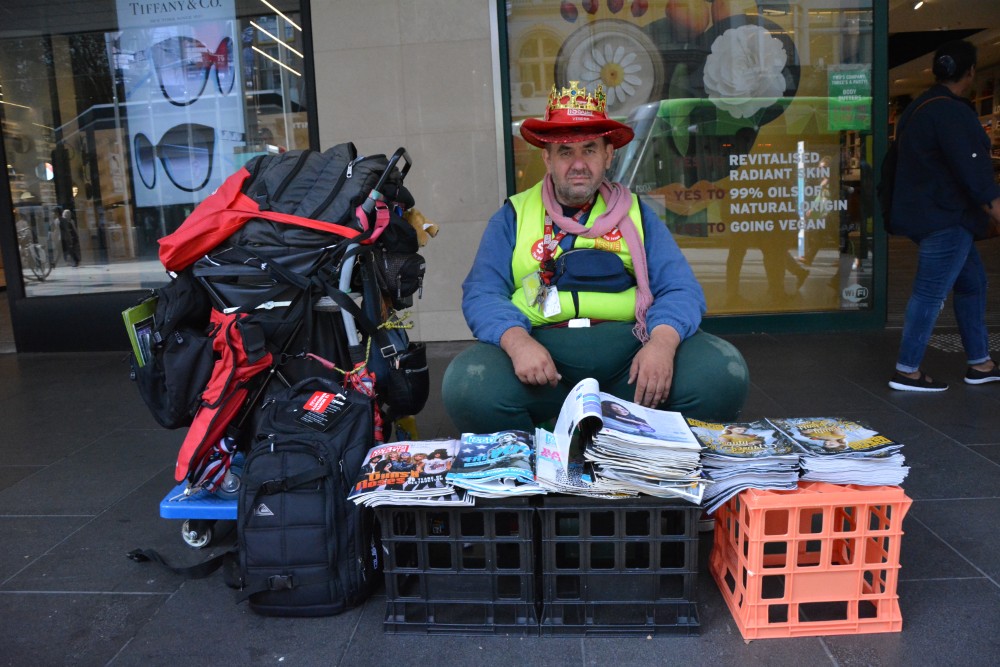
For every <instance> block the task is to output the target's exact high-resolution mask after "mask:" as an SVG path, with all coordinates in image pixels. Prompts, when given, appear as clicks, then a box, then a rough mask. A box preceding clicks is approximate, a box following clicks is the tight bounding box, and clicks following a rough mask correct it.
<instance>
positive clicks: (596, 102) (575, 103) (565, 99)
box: [549, 81, 608, 113]
mask: <svg viewBox="0 0 1000 667" xmlns="http://www.w3.org/2000/svg"><path fill="white" fill-rule="evenodd" d="M607 105H608V97H607V95H605V94H604V86H602V85H601V84H597V90H595V91H594V94H593V95H591V94H590V93H588V92H587V87H586V86H581V85H580V82H579V81H570V82H569V86H566V87H564V88H563V89H562V90H556V86H555V84H552V92H550V93H549V111H555V110H556V109H576V110H578V111H594V112H597V113H604V112H605V109H606V108H607Z"/></svg>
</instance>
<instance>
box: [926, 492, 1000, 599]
mask: <svg viewBox="0 0 1000 667" xmlns="http://www.w3.org/2000/svg"><path fill="white" fill-rule="evenodd" d="M997 488H1000V487H997ZM910 513H911V516H912V518H913V519H914V520H915V521H919V522H920V523H921V524H922V525H923V526H925V527H926V528H927V530H929V531H931V532H933V533H934V534H935V535H937V536H938V538H939V539H941V540H943V541H945V542H946V543H947V544H948V545H950V546H951V548H952V549H954V550H955V551H956V552H957V553H958V554H959V555H961V557H962V558H965V559H966V560H967V561H968V562H969V563H970V564H972V565H974V566H975V567H977V568H979V569H980V570H981V571H982V572H984V573H985V574H986V575H987V576H989V577H991V578H992V579H993V580H994V582H998V584H997V585H1000V533H998V532H997V526H1000V497H997V495H996V494H994V497H992V498H981V499H971V500H954V501H948V502H917V503H914V505H913V507H912V508H911V510H910ZM940 569H941V574H940V575H939V576H942V577H947V576H959V575H957V574H953V573H952V572H951V570H950V568H949V567H947V566H946V565H945V564H944V563H942V566H941V568H940Z"/></svg>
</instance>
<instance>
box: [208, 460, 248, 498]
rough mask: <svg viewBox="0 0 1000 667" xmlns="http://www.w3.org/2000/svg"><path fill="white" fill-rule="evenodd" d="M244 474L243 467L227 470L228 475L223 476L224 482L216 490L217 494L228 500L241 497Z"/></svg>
mask: <svg viewBox="0 0 1000 667" xmlns="http://www.w3.org/2000/svg"><path fill="white" fill-rule="evenodd" d="M242 475H243V468H236V467H232V468H230V469H229V470H227V471H226V476H225V477H223V478H222V484H220V485H219V488H218V489H216V490H215V495H216V496H218V497H219V498H224V499H226V500H236V499H237V498H239V497H240V487H241V486H242V485H243V480H242Z"/></svg>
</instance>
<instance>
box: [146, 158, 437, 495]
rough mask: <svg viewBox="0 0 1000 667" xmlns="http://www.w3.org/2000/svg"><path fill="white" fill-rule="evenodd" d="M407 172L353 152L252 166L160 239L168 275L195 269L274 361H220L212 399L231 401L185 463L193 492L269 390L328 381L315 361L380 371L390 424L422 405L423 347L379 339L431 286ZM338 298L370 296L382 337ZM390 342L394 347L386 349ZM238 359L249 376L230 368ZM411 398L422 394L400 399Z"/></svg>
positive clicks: (246, 357)
mask: <svg viewBox="0 0 1000 667" xmlns="http://www.w3.org/2000/svg"><path fill="white" fill-rule="evenodd" d="M400 160H403V161H404V162H405V164H404V166H402V167H401V168H400V167H399V166H398V165H400V164H403V163H402V162H400ZM409 166H410V162H409V157H408V156H407V155H406V152H405V150H403V149H399V150H398V151H396V153H394V154H393V156H392V157H391V158H386V157H385V156H384V155H376V156H370V157H358V155H357V151H356V149H355V147H354V145H353V144H340V145H338V146H335V147H333V148H331V149H329V150H327V151H324V152H322V153H320V152H317V151H290V152H288V153H283V154H280V155H267V156H261V157H258V158H254V159H253V160H251V161H250V162H248V163H247V165H246V166H245V167H244V168H243V169H241V170H240V171H239V172H237V173H236V174H234V175H233V176H231V177H230V178H229V179H227V180H226V182H225V183H224V184H223V185H222V186H221V187H220V188H219V189H218V190H217V191H216V192H215V193H214V194H212V195H210V196H209V197H208V198H207V199H205V200H204V201H203V202H202V203H201V204H200V205H199V206H198V207H197V208H196V209H195V211H194V212H193V213H192V214H191V215H190V216H189V217H188V218H187V219H186V220H185V222H184V223H183V224H182V225H181V227H180V228H178V230H177V231H176V232H174V233H173V234H171V235H169V236H167V237H165V238H163V239H161V240H160V258H161V261H162V262H163V264H164V266H165V267H166V268H168V269H170V270H180V269H187V268H189V267H190V268H191V270H192V271H193V273H194V275H195V276H196V277H197V278H198V279H199V280H200V282H201V284H202V285H203V286H204V287H205V289H206V290H207V292H208V293H209V295H210V296H211V299H212V302H213V305H214V308H215V310H216V311H217V312H220V313H223V314H224V315H225V316H226V318H235V319H237V320H238V329H239V330H240V331H247V332H252V333H253V334H254V335H253V336H252V337H249V338H248V337H246V336H244V337H243V338H242V340H243V341H247V340H251V341H252V342H254V343H255V344H256V343H257V342H258V341H259V342H260V343H261V344H262V345H263V349H264V351H265V352H266V353H267V354H269V355H270V356H271V358H272V359H273V363H270V364H269V365H268V364H258V365H256V366H255V367H253V368H251V369H247V368H246V367H245V365H246V363H248V361H249V362H253V361H254V360H256V359H259V358H260V356H259V355H258V354H256V352H257V349H255V350H249V349H247V350H245V352H246V353H245V354H244V353H240V350H239V346H237V348H236V350H235V351H236V353H235V354H230V355H228V356H227V355H218V356H219V360H218V361H217V364H216V368H215V369H214V371H213V374H212V380H211V382H210V383H209V387H210V388H212V387H216V386H223V387H224V388H225V393H224V394H222V395H218V392H216V391H212V392H210V393H211V394H212V401H211V405H204V406H203V407H202V408H201V409H200V410H199V412H198V413H197V415H196V416H195V419H194V423H193V424H192V428H191V430H189V432H188V434H187V437H186V438H185V441H184V443H183V444H182V446H181V452H180V454H179V456H178V461H177V467H176V469H175V477H176V479H177V481H182V480H184V479H185V478H186V479H188V481H189V482H191V483H195V482H197V480H199V479H200V471H201V469H202V468H204V464H205V463H206V462H207V461H209V460H210V459H211V457H212V456H213V453H212V449H213V448H214V447H215V446H216V445H217V444H218V442H219V441H220V438H221V437H222V436H227V437H230V438H233V439H234V440H236V441H237V442H241V441H242V440H241V433H240V432H239V430H240V429H241V428H242V427H243V426H244V425H245V424H246V423H247V414H246V410H245V409H243V407H242V405H243V404H245V403H244V402H245V401H246V399H247V398H250V399H252V400H250V401H249V403H246V404H248V405H252V404H254V403H255V402H256V399H257V398H259V397H260V396H262V395H263V393H264V392H266V391H270V389H268V385H269V383H270V381H271V379H272V378H274V377H279V378H280V379H281V380H283V382H284V384H285V385H291V384H294V383H295V382H297V381H299V380H301V379H304V378H307V377H311V376H314V375H321V374H324V373H326V372H328V371H326V369H325V368H324V367H323V366H322V365H321V364H318V363H316V362H314V361H312V358H314V357H319V358H321V359H323V360H326V361H327V362H329V363H331V364H332V365H333V366H334V367H335V368H337V369H340V370H341V371H342V372H344V371H350V370H351V369H353V368H356V367H357V365H358V364H359V363H362V362H366V361H368V360H371V362H372V363H371V368H372V370H373V372H374V373H375V376H376V395H377V396H378V397H379V399H380V403H384V400H382V397H383V396H385V397H392V400H391V405H392V406H398V408H397V409H394V410H392V411H390V412H391V414H392V416H393V417H395V416H402V415H403V414H415V411H412V412H400V411H399V409H401V408H413V407H415V406H416V407H417V409H419V408H421V407H422V406H423V404H424V401H425V400H426V390H425V389H424V380H425V379H426V375H427V370H426V364H425V363H423V362H422V359H421V356H422V352H423V349H422V347H421V346H419V345H411V343H410V342H409V340H408V338H407V336H406V332H405V329H397V330H394V331H392V333H391V335H390V333H389V332H388V331H386V330H383V329H379V328H378V327H379V326H381V325H383V323H385V322H386V321H387V320H388V319H389V311H390V310H391V309H392V308H396V307H404V306H406V305H409V304H412V300H410V301H407V299H408V298H410V297H411V295H412V294H413V293H414V292H416V291H417V290H418V289H419V288H420V284H421V280H422V276H423V269H424V262H423V258H421V257H420V256H419V255H417V254H416V250H417V247H418V245H417V243H416V238H415V232H414V231H413V229H412V228H411V227H410V225H409V223H408V222H406V221H405V220H404V219H403V217H402V214H403V212H404V211H405V210H407V209H408V207H410V206H412V204H413V199H412V196H411V195H410V193H409V192H408V191H407V190H406V188H405V187H404V186H403V185H402V180H403V178H404V177H405V174H406V172H407V171H408V170H409ZM383 237H384V238H383ZM376 241H377V243H376ZM355 265H357V270H356V271H353V272H352V268H353V267H354V266H355ZM345 273H346V274H347V278H348V280H347V281H346V282H345V281H344V279H343V278H344V274H345ZM331 289H332V290H334V291H338V292H339V291H351V292H357V293H363V294H364V297H365V298H364V302H363V304H362V307H363V309H364V311H365V312H366V313H368V321H371V322H373V323H374V326H373V327H368V328H365V329H363V330H362V332H361V337H360V339H357V340H356V339H355V338H354V337H356V336H357V334H356V333H354V331H353V322H352V323H350V324H349V323H348V322H347V320H346V319H345V317H344V316H343V311H342V310H341V308H340V306H339V305H337V304H336V303H335V302H334V301H333V300H332V299H330V298H329V292H330V290H331ZM216 319H219V318H216ZM217 330H220V331H221V330H222V329H221V328H219V327H217ZM386 337H391V338H392V339H393V344H392V345H387V344H385V343H383V342H381V339H382V338H386ZM376 338H377V339H379V340H376V343H375V344H369V341H370V340H373V339H376ZM407 353H408V354H407ZM397 355H399V357H398V358H396V357H397ZM233 359H235V360H236V361H237V362H238V363H239V364H242V365H240V366H237V367H236V368H233V367H232V364H231V363H230V360H233ZM401 362H405V364H403V363H401ZM247 370H249V371H251V372H247V373H241V372H242V371H247ZM264 371H268V372H264ZM390 376H393V377H392V380H393V382H392V383H391V387H390ZM233 377H238V382H235V383H234V382H231V381H230V378H233ZM400 379H402V380H406V382H400V381H399V380H400ZM414 380H415V381H414ZM407 387H416V388H417V390H418V391H420V392H423V393H424V394H425V395H424V396H423V397H422V398H420V397H418V400H409V401H407V400H404V399H406V395H405V392H406V391H407ZM390 389H391V390H390ZM233 392H235V393H233ZM230 397H232V398H233V399H234V400H229V398H230ZM203 403H204V401H203ZM220 405H222V406H224V407H225V409H224V410H220V409H219V408H218V407H217V406H220ZM240 410H243V412H240ZM233 420H236V421H235V426H231V425H230V422H232V421H233Z"/></svg>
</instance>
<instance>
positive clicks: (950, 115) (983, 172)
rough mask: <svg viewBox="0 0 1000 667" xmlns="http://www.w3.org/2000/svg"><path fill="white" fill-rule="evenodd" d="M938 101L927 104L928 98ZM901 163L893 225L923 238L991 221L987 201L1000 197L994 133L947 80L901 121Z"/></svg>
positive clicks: (918, 101) (913, 105)
mask: <svg viewBox="0 0 1000 667" xmlns="http://www.w3.org/2000/svg"><path fill="white" fill-rule="evenodd" d="M934 97H944V98H945V99H940V100H934V101H932V102H929V103H928V104H926V105H924V106H922V107H921V104H923V103H924V102H925V101H927V100H930V99H931V98H934ZM897 128H899V129H898V132H897V139H898V141H899V166H898V167H897V171H896V187H895V190H894V196H893V203H892V228H893V230H894V231H895V230H899V233H901V234H904V235H906V236H909V237H910V238H912V239H914V240H916V241H919V240H920V239H922V238H924V237H925V236H927V235H928V234H931V233H933V232H936V231H939V230H941V229H946V228H948V227H954V226H957V225H960V226H962V227H965V228H966V229H968V230H969V231H971V232H973V233H975V232H976V230H977V229H980V230H981V229H984V228H985V226H986V225H987V224H988V219H987V215H986V213H985V212H984V211H983V210H982V208H981V207H982V205H983V204H988V203H989V202H991V201H993V200H994V199H995V198H997V197H1000V185H997V182H996V178H995V176H994V174H993V161H992V158H991V155H990V138H989V136H988V135H987V134H986V132H984V131H983V126H982V125H981V124H980V122H979V118H978V117H977V116H976V112H975V110H974V109H973V107H972V104H971V103H970V102H969V101H968V100H967V99H965V98H962V97H958V96H957V95H954V94H953V93H952V92H951V91H949V90H948V89H947V88H946V87H944V86H942V85H934V86H931V87H930V88H929V89H928V90H927V91H925V92H924V93H923V94H921V95H920V97H918V98H917V99H915V100H914V101H913V102H911V103H910V105H909V106H908V107H907V108H906V110H905V111H904V112H903V115H902V116H901V118H900V119H899V124H898V125H897Z"/></svg>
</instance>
